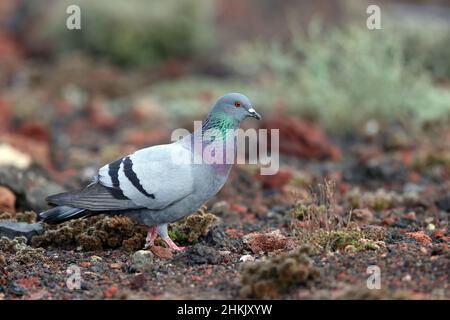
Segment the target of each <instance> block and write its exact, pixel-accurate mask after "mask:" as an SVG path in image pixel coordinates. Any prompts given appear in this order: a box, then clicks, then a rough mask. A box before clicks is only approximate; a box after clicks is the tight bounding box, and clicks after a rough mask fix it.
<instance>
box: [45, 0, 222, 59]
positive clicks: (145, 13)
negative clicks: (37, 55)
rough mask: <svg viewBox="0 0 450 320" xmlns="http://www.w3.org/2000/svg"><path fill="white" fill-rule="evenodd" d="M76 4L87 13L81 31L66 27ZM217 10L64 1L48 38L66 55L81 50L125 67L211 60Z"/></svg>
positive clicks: (201, 5)
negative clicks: (205, 56) (202, 58)
mask: <svg viewBox="0 0 450 320" xmlns="http://www.w3.org/2000/svg"><path fill="white" fill-rule="evenodd" d="M71 4H76V5H79V6H80V8H81V21H82V23H81V24H82V29H81V30H80V31H72V30H68V29H66V28H62V27H61V26H63V25H65V19H66V18H67V17H68V15H67V14H66V13H65V11H66V10H65V9H66V8H67V6H68V5H71ZM212 9H213V7H212V3H211V2H209V1H207V0H183V1H177V0H165V1H151V2H149V1H146V0H127V1H123V0H108V1H90V0H70V1H68V0H64V1H60V2H58V4H57V5H56V6H55V7H54V8H53V10H52V11H51V13H50V16H49V23H48V24H47V26H46V27H45V28H44V30H43V33H44V37H45V38H46V39H48V40H50V42H52V43H54V44H56V45H57V48H58V50H60V51H62V52H68V51H74V50H79V51H82V52H85V53H87V54H89V55H92V56H94V57H97V58H101V59H105V60H108V61H110V62H112V63H115V64H119V65H123V66H141V65H156V64H158V63H160V62H161V61H163V60H166V59H169V58H177V59H189V58H192V57H198V56H201V55H202V54H206V53H207V50H208V49H210V48H211V47H212V46H213V43H214V39H215V38H214V24H213V23H212V18H213V10H212Z"/></svg>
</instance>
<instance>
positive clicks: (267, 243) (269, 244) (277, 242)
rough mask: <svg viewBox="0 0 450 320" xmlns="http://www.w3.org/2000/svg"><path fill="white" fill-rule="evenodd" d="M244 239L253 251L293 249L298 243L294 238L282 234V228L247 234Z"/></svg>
mask: <svg viewBox="0 0 450 320" xmlns="http://www.w3.org/2000/svg"><path fill="white" fill-rule="evenodd" d="M243 241H244V244H246V245H247V247H248V248H249V249H250V250H251V251H252V252H253V253H264V252H271V251H275V250H287V249H293V248H294V247H295V245H296V243H295V241H294V239H293V238H290V237H286V236H284V235H282V234H281V232H280V230H274V231H271V232H268V233H260V232H253V233H250V234H247V235H245V236H244V238H243Z"/></svg>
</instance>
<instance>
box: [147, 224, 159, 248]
mask: <svg viewBox="0 0 450 320" xmlns="http://www.w3.org/2000/svg"><path fill="white" fill-rule="evenodd" d="M157 236H158V234H157V233H156V227H155V226H153V227H150V228H148V232H147V238H146V239H145V247H144V249H148V248H150V247H152V246H153V245H154V244H155V239H156V237H157Z"/></svg>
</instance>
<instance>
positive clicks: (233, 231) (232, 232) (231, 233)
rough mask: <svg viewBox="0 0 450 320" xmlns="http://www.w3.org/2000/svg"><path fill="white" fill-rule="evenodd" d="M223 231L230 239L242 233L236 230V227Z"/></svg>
mask: <svg viewBox="0 0 450 320" xmlns="http://www.w3.org/2000/svg"><path fill="white" fill-rule="evenodd" d="M225 233H226V234H227V235H228V236H229V237H230V238H232V239H236V238H239V237H242V233H241V232H239V231H237V230H236V229H232V228H230V229H226V230H225Z"/></svg>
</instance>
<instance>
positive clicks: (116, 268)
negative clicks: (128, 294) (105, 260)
mask: <svg viewBox="0 0 450 320" xmlns="http://www.w3.org/2000/svg"><path fill="white" fill-rule="evenodd" d="M109 267H110V268H111V269H115V270H120V269H121V268H122V264H120V263H111V264H110V265H109Z"/></svg>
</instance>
